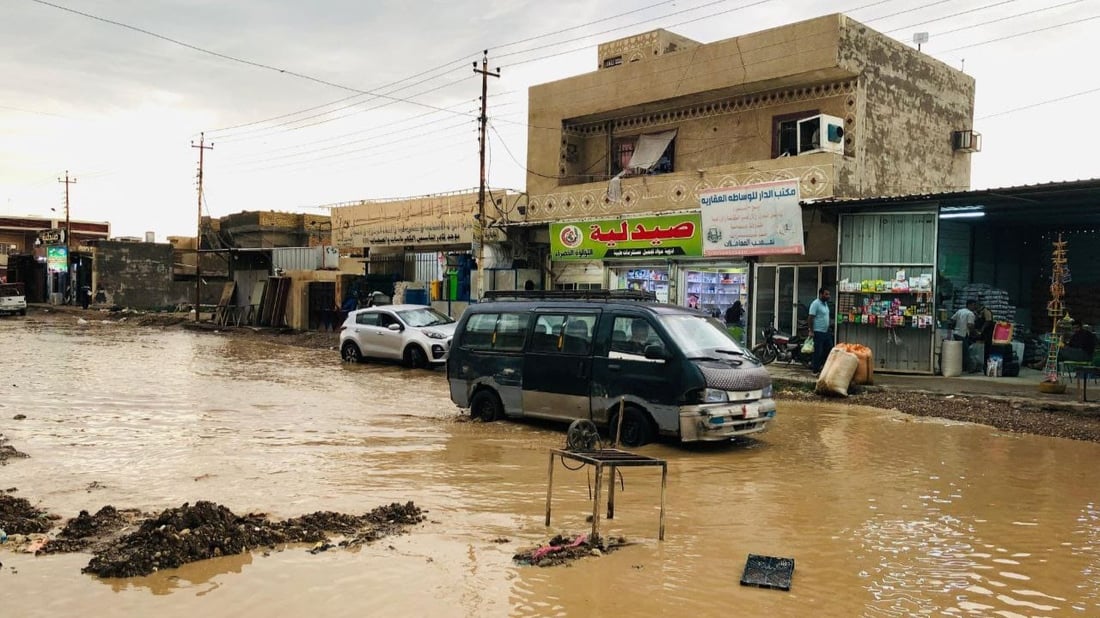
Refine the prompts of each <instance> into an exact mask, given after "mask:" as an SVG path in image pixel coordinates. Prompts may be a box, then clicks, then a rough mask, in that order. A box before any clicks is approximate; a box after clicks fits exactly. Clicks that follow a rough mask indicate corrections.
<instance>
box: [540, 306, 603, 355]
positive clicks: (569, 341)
mask: <svg viewBox="0 0 1100 618" xmlns="http://www.w3.org/2000/svg"><path fill="white" fill-rule="evenodd" d="M595 326H596V316H594V315H591V314H586V315H570V314H557V315H540V316H538V319H536V320H535V332H534V334H533V335H532V337H531V351H532V352H561V353H563V354H587V353H588V351H589V350H590V349H591V347H592V333H593V331H594V330H595V328H594V327H595Z"/></svg>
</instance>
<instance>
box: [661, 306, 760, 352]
mask: <svg viewBox="0 0 1100 618" xmlns="http://www.w3.org/2000/svg"><path fill="white" fill-rule="evenodd" d="M660 320H661V324H663V325H664V327H665V330H667V331H668V334H669V336H671V337H672V339H673V340H674V341H675V342H676V345H677V347H679V348H680V350H681V351H682V352H683V353H684V356H686V357H688V358H699V357H708V356H718V357H723V358H725V357H729V358H733V357H738V356H746V355H748V352H746V351H745V348H743V347H742V346H741V344H740V343H738V342H737V340H735V339H734V338H733V336H731V335H730V334H729V331H727V330H726V329H725V328H724V327H723V326H721V325H720V324H719V323H718V322H717V321H715V320H714V319H713V318H707V317H703V316H700V315H690V314H686V313H685V314H676V315H662V316H661V318H660Z"/></svg>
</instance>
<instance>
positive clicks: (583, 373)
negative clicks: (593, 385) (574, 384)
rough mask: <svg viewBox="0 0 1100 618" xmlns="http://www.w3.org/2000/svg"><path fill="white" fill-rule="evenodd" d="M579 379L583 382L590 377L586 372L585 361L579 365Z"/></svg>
mask: <svg viewBox="0 0 1100 618" xmlns="http://www.w3.org/2000/svg"><path fill="white" fill-rule="evenodd" d="M577 377H578V378H581V379H582V380H583V379H584V378H587V377H588V372H587V371H585V370H584V361H580V362H579V363H577Z"/></svg>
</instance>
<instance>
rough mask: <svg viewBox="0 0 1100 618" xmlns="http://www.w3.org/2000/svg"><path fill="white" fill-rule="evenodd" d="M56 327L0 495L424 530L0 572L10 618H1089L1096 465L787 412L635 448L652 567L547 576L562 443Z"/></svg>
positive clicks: (974, 430) (834, 413)
mask: <svg viewBox="0 0 1100 618" xmlns="http://www.w3.org/2000/svg"><path fill="white" fill-rule="evenodd" d="M66 324H67V325H66V326H64V327H62V326H61V325H59V324H56V323H49V324H46V323H42V322H39V321H36V320H35V319H34V318H33V317H31V318H27V319H13V320H2V321H0V341H2V342H3V348H4V351H5V354H4V356H5V358H6V359H7V360H6V365H5V378H4V382H3V383H0V384H4V386H5V387H6V388H5V389H4V393H5V394H4V397H3V398H2V399H0V431H2V432H3V433H4V434H5V435H6V436H7V437H8V438H9V439H10V440H11V441H12V444H13V445H15V446H16V447H17V448H19V449H20V450H22V451H24V452H27V453H28V454H30V455H31V458H30V459H26V460H18V461H13V462H11V463H10V464H9V465H7V466H5V467H0V489H6V488H9V487H17V488H18V493H17V494H16V495H18V496H22V497H26V498H28V499H30V500H31V501H32V502H37V503H39V505H40V506H41V507H43V508H45V509H47V510H49V511H51V512H55V513H59V514H61V515H63V516H65V517H72V516H74V515H75V514H76V513H77V512H78V511H79V510H81V509H87V510H90V511H94V510H96V509H98V508H99V507H101V506H103V505H105V504H112V505H115V506H116V507H137V508H141V509H144V510H150V511H152V510H160V509H163V508H167V507H171V506H178V505H180V504H182V503H183V502H186V501H191V502H193V501H195V500H200V499H201V500H212V501H215V502H218V503H221V504H224V505H226V506H227V507H229V508H230V509H232V510H234V511H235V512H237V513H239V514H243V513H246V512H249V511H253V512H266V513H268V514H270V515H271V516H273V517H279V518H283V517H292V516H297V515H301V514H303V513H307V512H312V511H316V510H335V511H344V512H356V513H361V512H365V511H366V510H369V509H370V508H373V507H374V506H377V505H380V504H384V503H389V502H393V501H401V502H404V501H407V500H413V501H414V502H416V503H417V504H418V505H420V506H421V507H423V508H426V509H428V511H429V513H428V522H426V523H425V524H424V525H422V526H420V527H418V528H415V529H414V530H413V531H412V533H411V534H409V535H407V536H402V537H396V538H389V539H384V540H382V541H380V542H378V543H375V544H373V545H369V546H366V547H364V548H362V549H361V550H359V551H354V552H353V551H345V550H339V551H329V552H325V553H323V554H319V555H311V554H309V553H307V552H306V551H305V548H302V547H289V548H285V549H282V548H280V549H281V550H280V551H274V552H271V553H270V555H264V554H263V552H256V553H253V554H249V555H244V556H229V557H223V558H219V559H217V560H211V561H205V562H200V563H195V564H191V565H186V566H184V567H182V568H180V569H175V570H169V571H163V572H160V573H155V574H153V575H151V576H149V577H143V578H133V579H129V580H98V579H96V578H93V577H90V576H86V575H81V574H80V567H82V566H84V565H85V564H86V563H87V560H88V556H87V555H82V554H76V555H66V556H48V557H39V558H34V557H30V556H25V555H14V554H11V553H8V552H2V551H0V562H3V567H2V569H0V602H2V606H3V607H4V610H5V611H4V612H3V614H4V615H12V616H39V615H43V616H44V615H50V616H75V615H108V614H117V615H157V616H166V617H167V616H192V615H195V614H196V613H197V612H202V613H203V614H204V615H207V616H230V615H267V616H300V615H307V614H313V615H324V616H362V615H371V616H407V615H434V616H503V615H517V616H555V615H561V616H565V615H624V616H625V615H628V616H660V615H700V616H710V615H733V614H736V615H763V614H770V615H776V616H806V615H814V616H856V615H869V616H910V615H916V614H922V613H928V614H934V615H958V616H963V615H982V616H989V615H1001V616H1032V615H1043V616H1058V615H1066V616H1069V615H1073V616H1089V615H1100V532H1098V530H1100V483H1097V482H1096V480H1095V474H1096V469H1097V464H1098V463H1100V446H1098V445H1096V444H1092V443H1086V442H1073V441H1068V440H1058V439H1051V438H1042V437H1035V436H1024V435H1014V434H1006V433H1002V432H999V431H997V430H995V429H992V428H989V427H982V426H975V425H965V424H958V423H950V422H945V421H939V420H934V419H918V418H910V417H905V416H903V415H900V414H893V413H889V412H884V411H880V410H869V409H861V408H845V407H843V406H839V405H824V404H792V403H784V402H781V403H780V408H779V415H778V420H777V423H776V424H775V426H774V428H773V430H772V431H770V432H769V433H767V434H765V435H764V436H763V437H761V438H760V439H759V440H755V441H749V442H746V443H743V444H739V445H734V446H724V445H721V446H714V445H710V446H707V447H690V448H685V447H680V446H675V445H654V446H648V447H645V448H643V449H641V452H643V453H645V454H647V455H652V456H656V457H663V458H666V459H668V461H669V480H668V519H667V537H666V540H665V541H664V542H663V543H658V542H657V540H656V536H657V523H658V510H657V504H658V497H659V479H660V473H659V472H658V471H656V470H652V469H645V468H643V469H636V470H626V471H625V473H624V476H625V484H626V487H625V491H622V492H618V493H617V495H616V518H615V519H614V520H611V521H610V522H605V531H607V532H610V533H613V534H621V535H624V536H626V537H627V538H628V539H630V540H632V541H636V542H637V544H636V545H632V546H629V547H626V548H624V549H621V550H619V551H618V552H616V553H612V554H609V555H607V556H604V557H601V558H592V559H586V560H582V561H580V562H577V563H575V564H574V565H573V566H571V567H559V568H547V569H539V568H534V567H524V566H517V565H515V564H514V563H513V562H512V560H511V556H512V554H513V553H515V552H516V551H518V550H520V549H525V548H527V547H530V546H533V545H535V544H537V543H539V542H542V541H545V540H546V539H548V538H549V537H550V536H552V534H553V533H557V532H570V533H577V532H583V531H585V530H586V529H587V524H586V523H585V516H586V514H587V513H589V512H590V507H589V503H588V484H589V479H588V475H587V474H586V472H585V471H577V472H570V471H567V470H565V469H564V468H561V467H558V468H557V469H556V472H555V494H554V499H555V501H554V505H555V506H554V520H553V526H552V527H551V528H550V530H547V529H546V528H545V527H544V526H543V523H542V519H543V509H544V500H545V495H546V466H547V449H549V448H552V447H558V446H560V445H562V444H563V442H564V437H563V434H562V433H561V431H560V430H558V429H555V428H554V427H552V426H543V425H525V424H518V423H511V422H501V423H493V424H482V423H470V422H463V421H462V420H461V419H460V417H459V414H458V413H457V412H458V411H457V409H456V408H455V407H454V405H453V404H452V403H451V402H450V400H449V398H448V396H447V388H446V383H445V380H444V377H443V374H442V373H441V372H439V371H420V370H418V371H409V370H406V369H403V368H401V367H398V366H395V365H382V364H366V365H358V366H349V365H343V364H341V363H340V362H339V360H338V357H337V353H336V352H335V351H323V350H308V349H301V348H294V347H289V346H280V345H272V344H269V343H264V342H263V341H260V340H254V339H234V338H231V337H227V336H224V335H212V334H192V333H187V332H180V331H159V330H153V329H148V330H146V329H138V328H128V327H119V326H117V325H109V324H100V323H96V322H93V323H90V324H87V325H83V326H76V325H75V324H74V323H73V322H72V321H69V322H67V323H66ZM15 414H25V415H26V416H27V418H26V420H22V421H14V420H11V419H12V417H13V416H14V415H15ZM499 538H506V539H509V542H508V543H495V542H494V540H495V539H499ZM749 553H756V554H765V555H773V556H785V557H791V558H794V559H795V562H796V570H795V575H794V580H793V586H792V589H791V591H790V592H780V591H772V590H762V589H756V588H746V587H741V586H739V585H738V581H739V579H740V574H741V570H742V569H743V567H744V564H745V558H746V556H747V555H748V554H749ZM734 608H736V611H734Z"/></svg>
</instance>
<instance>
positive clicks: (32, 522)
mask: <svg viewBox="0 0 1100 618" xmlns="http://www.w3.org/2000/svg"><path fill="white" fill-rule="evenodd" d="M52 527H53V521H52V520H51V519H50V515H49V513H47V512H46V511H42V510H39V509H36V508H35V507H33V506H31V503H30V502H28V501H27V499H26V498H16V497H15V496H10V495H8V494H0V528H3V529H4V530H5V531H7V533H8V534H11V535H15V534H36V533H42V532H48V531H49V530H50V528H52Z"/></svg>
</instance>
